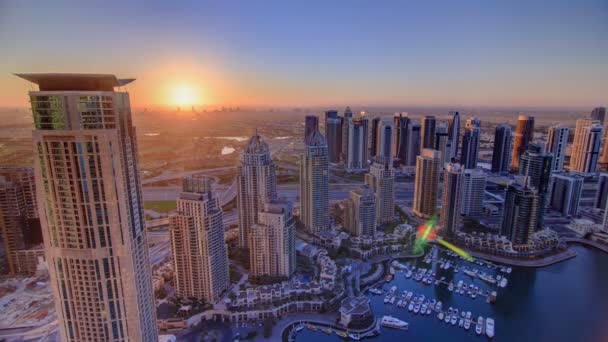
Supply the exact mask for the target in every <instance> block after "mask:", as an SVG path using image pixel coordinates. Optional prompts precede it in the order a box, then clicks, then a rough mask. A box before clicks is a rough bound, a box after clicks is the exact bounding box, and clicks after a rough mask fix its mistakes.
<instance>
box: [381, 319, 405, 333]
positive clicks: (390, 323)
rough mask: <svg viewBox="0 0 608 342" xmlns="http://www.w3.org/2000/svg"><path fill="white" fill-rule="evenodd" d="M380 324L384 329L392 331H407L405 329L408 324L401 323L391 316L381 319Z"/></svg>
mask: <svg viewBox="0 0 608 342" xmlns="http://www.w3.org/2000/svg"><path fill="white" fill-rule="evenodd" d="M380 324H381V325H383V326H385V327H389V328H394V329H403V330H407V328H408V327H409V324H408V323H407V322H405V321H402V320H400V319H398V318H395V317H392V316H384V317H382V320H381V321H380Z"/></svg>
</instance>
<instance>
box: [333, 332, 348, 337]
mask: <svg viewBox="0 0 608 342" xmlns="http://www.w3.org/2000/svg"><path fill="white" fill-rule="evenodd" d="M336 335H338V336H340V337H344V338H345V337H347V336H348V334H346V333H345V332H344V331H336Z"/></svg>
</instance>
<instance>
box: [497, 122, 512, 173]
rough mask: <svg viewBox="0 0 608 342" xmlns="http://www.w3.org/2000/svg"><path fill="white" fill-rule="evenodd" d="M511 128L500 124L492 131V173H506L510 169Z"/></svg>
mask: <svg viewBox="0 0 608 342" xmlns="http://www.w3.org/2000/svg"><path fill="white" fill-rule="evenodd" d="M512 140H513V138H512V135H511V126H510V125H507V124H501V125H498V126H496V129H495V131H494V148H493V150H492V172H493V173H507V172H509V168H510V167H511V143H512Z"/></svg>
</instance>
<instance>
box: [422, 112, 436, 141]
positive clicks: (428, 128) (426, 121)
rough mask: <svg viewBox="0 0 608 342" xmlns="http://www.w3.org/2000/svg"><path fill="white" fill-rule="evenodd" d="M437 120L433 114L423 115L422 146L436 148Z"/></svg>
mask: <svg viewBox="0 0 608 342" xmlns="http://www.w3.org/2000/svg"><path fill="white" fill-rule="evenodd" d="M435 125H436V120H435V117H434V116H432V115H427V116H424V117H422V120H420V141H421V146H422V148H430V149H434V148H435Z"/></svg>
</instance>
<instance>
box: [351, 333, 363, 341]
mask: <svg viewBox="0 0 608 342" xmlns="http://www.w3.org/2000/svg"><path fill="white" fill-rule="evenodd" d="M348 337H349V338H351V339H353V340H355V341H359V340H360V339H361V337H359V334H353V333H350V334H348Z"/></svg>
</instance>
